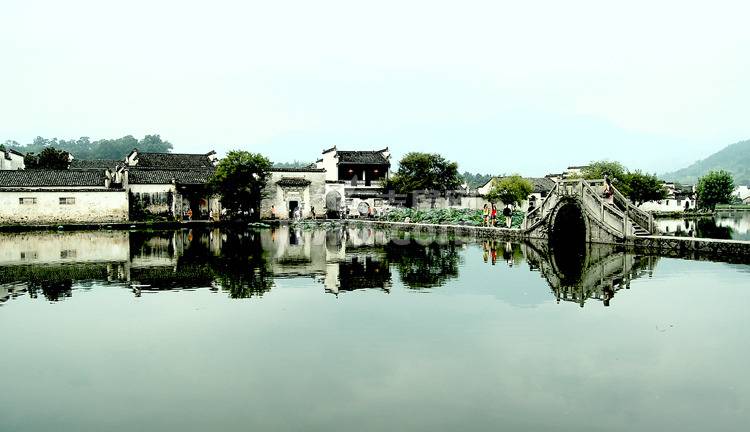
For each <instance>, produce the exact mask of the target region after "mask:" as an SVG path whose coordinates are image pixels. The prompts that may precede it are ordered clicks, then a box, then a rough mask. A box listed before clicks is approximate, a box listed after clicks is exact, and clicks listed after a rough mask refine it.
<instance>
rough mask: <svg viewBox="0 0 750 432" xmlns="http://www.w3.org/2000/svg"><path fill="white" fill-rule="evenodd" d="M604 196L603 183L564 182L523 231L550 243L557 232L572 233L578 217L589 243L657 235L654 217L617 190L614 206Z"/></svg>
mask: <svg viewBox="0 0 750 432" xmlns="http://www.w3.org/2000/svg"><path fill="white" fill-rule="evenodd" d="M603 192H604V181H603V180H590V181H587V180H583V179H575V180H561V181H560V182H558V183H557V184H556V185H555V187H554V188H553V189H552V191H551V192H550V193H549V195H547V197H546V198H545V199H544V201H542V203H541V205H539V206H538V207H536V208H535V209H534V210H532V211H530V212H529V214H528V215H527V217H526V220H525V221H524V226H523V229H524V231H525V232H526V234H527V236H528V237H531V238H543V239H548V238H550V237H551V236H553V235H554V231H557V230H566V229H569V228H570V225H572V224H571V223H570V215H576V216H578V217H579V218H580V219H581V221H582V223H583V226H585V236H586V237H585V238H586V240H587V241H589V242H595V243H618V242H622V241H624V240H625V239H627V238H633V237H636V236H643V235H650V234H653V233H655V231H656V228H655V225H654V222H653V218H652V217H651V215H650V214H648V213H646V212H644V211H643V210H640V209H639V208H637V207H636V206H635V205H633V204H632V203H631V202H630V201H629V200H628V199H627V198H625V197H624V196H623V195H622V194H621V193H620V192H619V191H617V190H616V189H615V195H614V197H613V198H614V199H613V203H612V204H610V203H607V202H606V201H605V200H604V199H603V198H602V194H603ZM582 228H583V227H582Z"/></svg>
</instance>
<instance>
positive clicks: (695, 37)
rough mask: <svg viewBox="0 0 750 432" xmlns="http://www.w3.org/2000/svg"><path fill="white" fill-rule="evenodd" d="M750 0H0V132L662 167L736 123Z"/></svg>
mask: <svg viewBox="0 0 750 432" xmlns="http://www.w3.org/2000/svg"><path fill="white" fill-rule="evenodd" d="M748 16H750V2H747V1H746V0H738V1H722V0H714V1H710V2H709V1H701V2H697V1H695V2H693V1H687V0H681V1H671V0H668V1H656V0H648V1H641V0H631V1H628V2H622V1H618V2H614V1H605V0H596V1H583V0H569V1H565V2H562V1H534V0H529V1H523V2H519V1H513V2H506V1H501V0H495V1H472V0H462V1H460V2H459V1H455V2H441V1H436V0H432V1H408V0H398V1H391V0H379V1H377V2H357V1H352V0H348V1H333V0H330V1H329V0H318V1H314V2H313V1H283V0H276V1H249V0H248V1H237V2H233V1H223V0H212V1H210V2H207V1H201V2H190V1H185V0H182V1H158V0H148V1H141V0H130V1H128V2H107V1H101V0H99V1H82V0H66V1H64V2H60V1H33V0H23V1H16V0H2V2H0V142H2V141H5V140H6V139H11V140H16V141H19V142H21V143H27V142H30V141H31V140H33V138H34V137H36V136H44V137H48V138H51V137H58V138H65V139H71V138H78V137H81V136H88V137H90V138H92V139H100V138H116V137H121V136H124V135H128V134H130V135H134V136H136V137H142V136H143V135H145V134H160V135H161V136H162V138H164V139H167V140H169V141H170V142H172V143H173V144H174V145H175V151H178V152H201V153H203V152H207V151H209V150H212V149H214V150H216V151H217V152H219V153H220V154H221V153H224V152H226V151H229V150H233V149H242V150H249V151H253V152H259V153H263V154H265V155H266V156H268V157H269V158H270V159H271V160H273V161H278V162H282V161H292V160H303V161H314V160H315V159H317V158H318V157H320V153H321V151H322V150H323V149H325V148H330V147H333V146H337V147H338V148H339V149H345V150H364V149H381V148H384V147H388V148H389V149H390V150H391V151H392V153H393V156H394V158H395V159H398V158H400V156H402V155H403V154H404V153H406V152H409V151H429V152H436V153H440V154H442V155H443V156H445V157H446V158H448V159H450V160H455V161H457V162H458V163H459V169H460V170H461V171H465V170H467V171H471V172H482V173H492V174H502V173H508V174H509V173H516V172H517V173H521V174H524V175H544V174H547V173H551V172H560V171H562V170H563V169H564V168H565V167H567V166H569V165H580V164H584V163H587V162H589V161H591V160H599V159H610V160H619V161H621V162H623V163H624V164H625V165H626V166H627V167H629V168H631V169H643V170H646V171H649V172H659V173H663V172H666V171H670V170H673V169H677V168H681V167H683V166H685V165H688V164H690V163H692V162H694V161H695V160H697V159H701V158H704V157H706V156H708V155H710V154H711V153H713V152H715V151H718V150H720V149H721V148H723V147H725V146H726V145H728V144H731V143H734V142H737V141H741V140H744V139H748V138H750V121H749V120H750V105H748V101H749V100H750V80H749V79H748V77H750V25H748V23H747V17H748Z"/></svg>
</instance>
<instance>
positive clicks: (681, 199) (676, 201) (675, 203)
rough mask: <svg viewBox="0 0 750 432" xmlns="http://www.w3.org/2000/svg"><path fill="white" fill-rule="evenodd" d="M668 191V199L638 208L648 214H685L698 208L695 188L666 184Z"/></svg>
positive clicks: (651, 202)
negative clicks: (686, 211)
mask: <svg viewBox="0 0 750 432" xmlns="http://www.w3.org/2000/svg"><path fill="white" fill-rule="evenodd" d="M663 187H664V189H666V191H667V196H666V198H664V199H662V200H655V201H646V202H645V203H643V204H641V205H639V206H638V208H640V209H641V210H644V211H647V212H657V213H658V212H684V211H685V210H694V209H695V206H696V202H695V201H696V194H695V188H694V187H693V186H681V185H677V184H675V183H673V182H664V183H663Z"/></svg>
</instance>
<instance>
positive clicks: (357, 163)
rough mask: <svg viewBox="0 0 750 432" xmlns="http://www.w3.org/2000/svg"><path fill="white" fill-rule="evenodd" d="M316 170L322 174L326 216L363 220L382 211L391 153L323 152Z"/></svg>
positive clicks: (379, 151)
mask: <svg viewBox="0 0 750 432" xmlns="http://www.w3.org/2000/svg"><path fill="white" fill-rule="evenodd" d="M316 166H317V168H319V169H323V170H324V171H325V183H326V187H325V203H326V210H327V212H328V213H329V214H340V213H341V212H344V213H348V214H350V215H356V216H367V215H369V214H371V213H375V212H377V211H379V210H381V209H382V207H383V182H384V181H385V180H387V179H388V177H389V175H390V169H391V153H390V151H389V150H388V148H387V147H386V148H384V149H382V150H365V151H361V150H360V151H350V150H338V149H337V148H336V147H332V148H329V149H327V150H323V157H322V158H320V159H318V161H317V162H316Z"/></svg>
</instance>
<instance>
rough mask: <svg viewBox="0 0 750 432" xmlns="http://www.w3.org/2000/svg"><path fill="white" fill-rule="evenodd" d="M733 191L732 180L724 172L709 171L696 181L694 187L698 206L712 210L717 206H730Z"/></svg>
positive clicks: (729, 175) (730, 176)
mask: <svg viewBox="0 0 750 432" xmlns="http://www.w3.org/2000/svg"><path fill="white" fill-rule="evenodd" d="M733 191H734V179H733V178H732V175H731V174H730V173H729V172H727V171H724V170H719V171H710V172H709V173H708V174H706V175H704V176H703V177H701V178H700V179H698V184H697V186H696V192H697V193H698V206H699V207H700V208H704V209H709V210H713V209H714V208H715V207H716V205H717V204H730V203H731V202H732V192H733Z"/></svg>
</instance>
